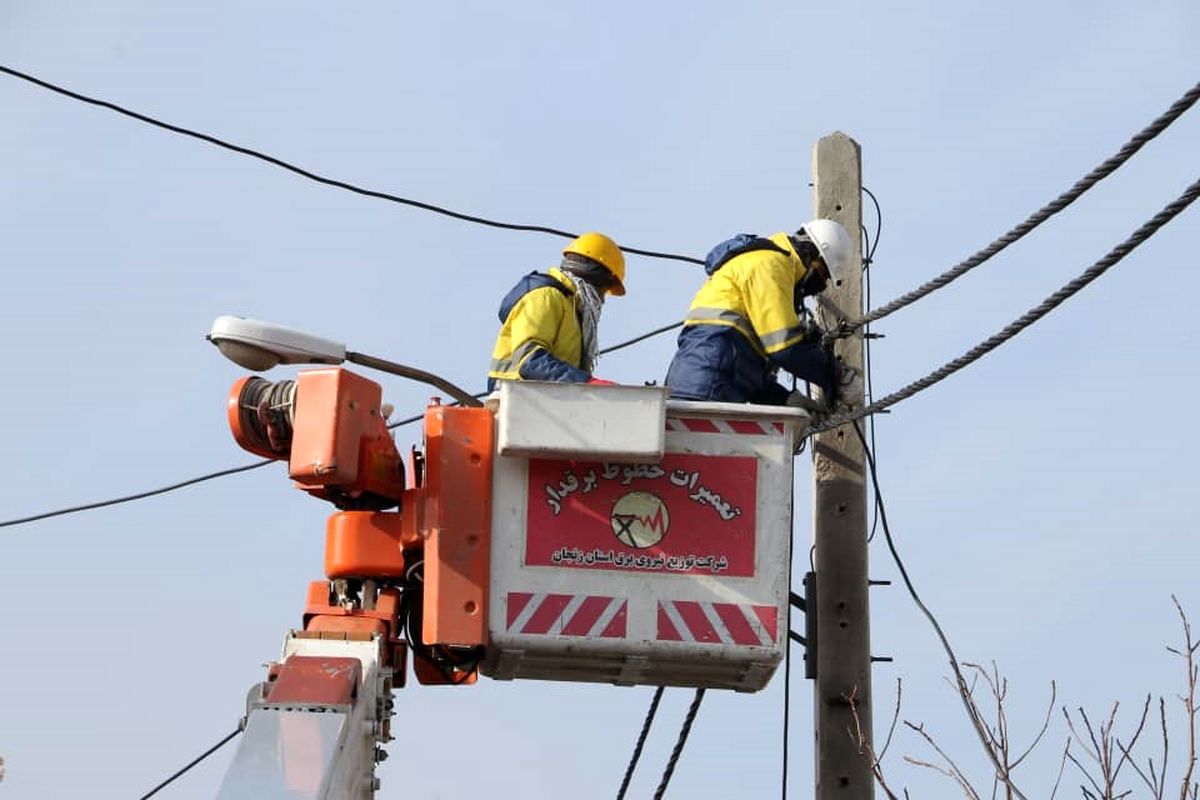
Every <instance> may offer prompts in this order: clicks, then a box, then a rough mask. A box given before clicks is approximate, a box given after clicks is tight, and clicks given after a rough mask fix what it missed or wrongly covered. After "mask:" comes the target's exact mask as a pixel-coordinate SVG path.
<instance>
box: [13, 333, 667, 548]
mask: <svg viewBox="0 0 1200 800" xmlns="http://www.w3.org/2000/svg"><path fill="white" fill-rule="evenodd" d="M682 324H683V323H682V322H680V323H676V324H674V325H667V326H664V327H662V328H656V329H655V330H653V331H650V332H649V333H645V334H642V335H641V336H636V337H634V338H632V339H628V340H626V341H624V342H620V343H618V344H615V345H612V346H610V347H606V348H604V349H602V350H600V351H599V352H600V353H601V354H604V353H612V352H616V351H617V350H621V349H623V348H625V347H629V346H630V345H632V344H637V343H638V342H640V341H642V340H644V339H646V338H648V337H650V336H655V335H657V334H660V333H663V332H665V331H668V330H671V329H672V328H677V327H679V326H680V325H682ZM389 363H390V362H389ZM423 374H425V375H432V373H423ZM432 377H435V378H436V377H437V376H432ZM439 380H442V379H440V378H439ZM485 395H487V392H479V393H477V394H475V395H473V397H474V398H475V399H479V398H481V397H484V396H485ZM424 418H425V415H424V414H423V413H422V414H415V415H413V416H411V417H405V418H404V419H401V420H398V421H397V422H392V423H389V424H388V428H392V429H395V428H400V427H403V426H404V425H410V424H412V423H414V422H418V421H420V420H422V419H424ZM273 463H275V460H274V459H265V460H263V461H255V462H254V463H252V464H243V465H242V466H240V467H231V468H229V469H223V470H220V471H218V472H210V473H208V474H207V475H201V476H199V477H197V478H189V479H188V480H185V481H180V482H179V483H172V484H170V485H169V486H163V487H160V488H158V489H150V490H149V491H145V492H138V493H137V494H130V495H125V496H124V497H115V498H113V499H111V500H101V501H99V502H96V503H86V504H84V505H78V506H71V507H69V508H60V509H58V510H56V511H46V512H44V513H41V514H32V515H30V516H28V517H18V518H17V519H10V520H3V521H0V528H7V527H10V526H13V525H23V524H25V523H28V522H37V521H38V520H43V519H49V518H51V517H60V516H63V515H64V514H74V513H76V512H79V511H91V510H92V509H97V508H105V507H107V506H115V505H119V504H121V503H129V502H132V501H134V500H141V499H143V498H146V497H154V496H155V495H159V494H166V493H167V492H173V491H175V490H176V489H183V488H186V487H188V486H193V485H195V484H197V483H203V482H205V481H211V480H214V479H216V478H223V477H225V476H226V475H235V474H237V473H239V472H248V471H250V470H252V469H258V468H259V467H265V466H266V465H267V464H273Z"/></svg>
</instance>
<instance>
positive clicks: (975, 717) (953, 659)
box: [853, 420, 1025, 800]
mask: <svg viewBox="0 0 1200 800" xmlns="http://www.w3.org/2000/svg"><path fill="white" fill-rule="evenodd" d="M853 425H854V432H855V433H856V434H857V435H858V440H859V442H860V443H861V444H862V447H863V453H864V454H865V455H866V457H867V466H868V467H869V468H870V471H871V485H872V487H873V488H874V491H875V500H876V506H877V508H878V509H879V518H880V520H881V521H882V525H883V536H884V539H885V540H886V541H887V546H888V552H890V553H891V555H892V561H894V562H895V564H896V569H898V570H899V571H900V577H901V578H902V579H903V580H904V586H905V588H906V589H908V594H909V596H910V597H912V599H913V602H914V603H915V604H916V606H917V608H918V609H920V611H921V613H922V614H923V615H924V616H925V619H927V620H928V621H929V624H930V625H931V626H932V627H933V631H934V633H935V634H937V637H938V641H940V642H941V645H942V649H943V650H944V651H945V653H946V657H947V658H948V659H949V660H950V668H951V669H952V670H953V672H954V675H955V678H956V679H957V681H958V684H957V686H956V687H955V688H956V689H958V693H959V698H960V699H961V700H962V702H963V705H964V706H965V707H966V710H967V715H968V716H969V717H970V718H971V722H972V727H973V728H974V729H975V732H976V734H977V735H978V736H979V738H980V741H981V742H982V744H983V749H984V750H986V751H987V754H988V757H989V758H990V760H991V762H992V766H993V767H995V769H996V777H997V780H998V781H999V782H1003V783H1004V784H1005V785H1006V786H1007V787H1008V788H1010V789H1011V790H1012V791H1013V794H1015V795H1016V797H1017V798H1019V800H1025V795H1023V794H1021V792H1020V791H1019V790H1018V789H1017V787H1015V786H1013V785H1012V782H1011V780H1010V778H1009V774H1008V769H1007V768H1006V767H1005V766H1004V765H1003V764H1001V762H1000V760H999V759H998V758H997V757H996V751H995V750H994V749H993V748H992V747H991V746H990V745H989V744H988V742H987V741H986V740H984V733H983V731H985V730H986V729H987V727H986V724H985V723H984V722H983V720H982V719H980V718H979V711H978V709H977V708H975V706H974V705H973V704H972V703H971V702H969V700H968V697H967V694H966V693H965V692H966V691H967V689H968V684H967V680H966V678H965V677H964V676H963V673H962V669H961V667H960V666H959V661H958V656H956V655H955V654H954V648H953V647H951V646H950V639H949V638H948V637H947V636H946V632H945V631H944V630H942V626H941V623H939V622H938V620H937V617H935V616H934V614H933V612H932V611H930V610H929V607H928V606H927V605H925V602H924V601H923V600H921V596H920V595H919V594H917V588H916V587H915V586H914V585H913V582H912V578H911V577H909V574H908V569H907V568H905V566H904V561H903V559H901V558H900V552H899V551H898V550H897V549H896V541H895V540H894V539H893V538H892V530H891V527H890V526H889V525H888V521H887V510H886V509H885V508H884V505H883V496H882V492H880V490H879V475H878V473H877V472H876V470H875V456H874V455H873V454H872V452H871V448H870V447H868V446H867V439H866V437H865V436H863V432H862V428H861V427H860V426H859V424H858V420H854V421H853Z"/></svg>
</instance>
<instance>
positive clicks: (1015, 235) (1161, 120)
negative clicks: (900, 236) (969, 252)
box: [842, 83, 1200, 334]
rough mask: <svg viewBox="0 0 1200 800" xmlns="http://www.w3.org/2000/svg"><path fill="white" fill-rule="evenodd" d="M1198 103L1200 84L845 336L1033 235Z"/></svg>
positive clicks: (845, 327)
mask: <svg viewBox="0 0 1200 800" xmlns="http://www.w3.org/2000/svg"><path fill="white" fill-rule="evenodd" d="M1198 99H1200V83H1197V84H1196V85H1195V86H1193V87H1192V88H1191V89H1189V90H1188V91H1187V92H1186V93H1184V95H1183V96H1182V97H1180V98H1179V99H1178V100H1176V101H1175V102H1174V103H1173V104H1172V105H1171V107H1170V108H1169V109H1167V110H1166V111H1165V112H1164V113H1163V114H1162V115H1161V116H1160V117H1158V119H1156V120H1154V121H1153V122H1152V123H1150V124H1149V125H1147V126H1146V127H1145V128H1144V129H1142V130H1141V131H1140V132H1139V133H1138V134H1137V135H1136V136H1134V137H1133V138H1132V139H1130V140H1129V141H1128V142H1126V143H1125V145H1124V146H1123V147H1122V148H1121V149H1120V150H1118V151H1117V152H1116V153H1115V154H1113V155H1112V156H1111V157H1109V158H1108V159H1107V160H1105V161H1104V162H1103V163H1101V164H1100V165H1099V166H1097V167H1096V168H1095V169H1093V170H1092V171H1091V172H1089V173H1088V174H1087V175H1085V176H1083V177H1082V178H1080V179H1079V180H1078V181H1076V182H1075V185H1074V186H1072V187H1071V188H1070V189H1068V190H1067V191H1066V192H1063V193H1062V194H1060V195H1059V196H1058V197H1056V198H1055V199H1054V200H1053V201H1051V202H1050V203H1047V204H1046V205H1045V206H1042V208H1040V209H1038V210H1037V211H1035V212H1034V213H1033V214H1031V215H1030V216H1029V217H1028V218H1027V219H1026V220H1025V221H1024V222H1022V223H1021V224H1019V225H1017V226H1016V227H1015V228H1013V229H1012V230H1010V231H1009V232H1008V233H1006V234H1004V235H1003V236H1001V237H1000V238H999V239H997V240H995V241H994V242H992V243H991V244H989V245H988V246H987V247H985V248H983V249H982V250H980V251H979V252H977V253H976V254H975V255H973V256H971V257H970V258H968V259H967V260H966V261H963V262H961V263H959V264H957V265H956V266H954V267H952V268H950V269H949V270H947V271H946V272H944V273H942V274H941V275H939V276H938V277H936V278H934V279H933V280H930V281H928V282H926V283H924V284H922V285H921V286H918V287H917V288H916V289H913V290H912V291H911V292H909V293H907V294H904V295H901V296H900V297H897V298H896V299H895V300H892V301H891V302H890V303H887V304H885V305H882V306H880V307H879V308H877V309H875V310H874V311H872V312H871V313H869V314H867V315H866V316H865V317H863V318H862V319H858V320H855V321H853V322H847V323H844V324H843V325H842V332H843V334H849V333H850V332H853V331H855V330H858V329H859V328H861V327H863V326H864V325H866V324H868V323H870V322H874V321H875V320H878V319H882V318H883V317H886V316H887V315H888V314H891V313H892V312H893V311H898V310H899V309H901V308H904V307H905V306H907V305H910V304H912V303H915V302H916V301H917V300H920V299H921V298H922V297H925V296H926V295H928V294H930V293H932V292H934V291H936V290H938V289H941V288H942V287H943V286H946V285H947V284H949V283H950V282H952V281H954V280H956V279H957V278H959V277H961V276H962V275H965V274H966V273H968V272H970V271H971V270H972V269H974V268H975V267H977V266H979V265H980V264H982V263H983V262H985V261H987V260H988V259H989V258H991V257H992V256H994V255H996V254H997V253H999V252H1000V251H1001V250H1003V249H1004V248H1006V247H1008V246H1009V245H1010V244H1012V243H1013V242H1015V241H1017V240H1018V239H1020V238H1021V237H1022V236H1024V235H1025V234H1027V233H1029V232H1030V231H1032V230H1033V229H1034V228H1036V227H1037V226H1038V225H1041V224H1042V223H1043V222H1045V221H1046V220H1048V219H1049V218H1050V217H1052V216H1054V215H1055V214H1057V213H1058V212H1059V211H1062V210H1063V209H1064V208H1066V207H1067V206H1069V205H1070V204H1071V203H1073V202H1075V201H1076V200H1077V199H1078V198H1079V196H1080V195H1082V194H1083V193H1084V192H1086V191H1087V190H1088V189H1090V188H1092V187H1093V186H1095V185H1096V184H1097V183H1099V182H1100V181H1101V180H1103V179H1104V178H1107V177H1108V176H1109V175H1111V174H1112V173H1113V172H1114V171H1115V170H1116V169H1117V167H1119V166H1121V165H1122V164H1124V163H1125V162H1126V161H1128V160H1129V159H1130V158H1131V157H1132V156H1133V155H1134V153H1136V152H1137V151H1138V150H1141V149H1142V146H1143V145H1145V144H1146V143H1147V142H1149V141H1150V140H1151V139H1153V138H1154V137H1156V136H1158V134H1160V133H1162V132H1163V131H1164V130H1166V129H1167V127H1168V126H1170V125H1171V123H1172V122H1174V121H1175V120H1176V119H1178V118H1179V117H1180V116H1181V115H1182V114H1183V112H1185V111H1187V110H1188V109H1189V108H1191V107H1192V106H1193V105H1194V104H1195V103H1196V101H1197V100H1198Z"/></svg>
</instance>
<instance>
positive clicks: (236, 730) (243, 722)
mask: <svg viewBox="0 0 1200 800" xmlns="http://www.w3.org/2000/svg"><path fill="white" fill-rule="evenodd" d="M245 728H246V720H245V719H242V720H241V721H239V722H238V726H237V727H236V728H234V729H233V731H232V732H231V733H229V735H227V736H226V737H225V738H224V739H222V740H221V741H219V742H217V743H216V744H214V745H213V746H212V747H210V748H208V749H207V750H205V751H204V752H203V753H201V754H200V755H198V756H197V757H196V758H194V759H192V761H191V762H190V763H189V764H188V765H187V766H185V767H184V768H183V769H181V770H179V771H178V772H176V773H175V774H174V775H172V776H171V777H169V778H167V779H166V780H165V781H163V782H162V783H160V784H159V785H158V786H155V787H154V788H153V789H151V790H150V791H148V792H146V793H145V794H144V795H142V796H141V798H140V800H146V798H148V797H153V796H154V795H156V794H158V792H159V790H160V789H162V788H163V787H165V786H166V785H167V784H169V783H170V782H171V781H173V780H175V779H176V778H178V777H179V776H180V775H182V774H183V773H185V772H187V771H188V770H189V769H191V768H192V767H194V766H196V765H197V764H199V763H200V762H201V761H203V760H204V759H206V758H208V757H209V756H211V755H212V754H213V753H215V752H217V751H218V750H220V749H221V748H222V747H224V746H225V744H226V743H227V742H229V741H230V740H231V739H233V737H235V736H237V735H238V734H239V733H241V732H242V731H243V730H245Z"/></svg>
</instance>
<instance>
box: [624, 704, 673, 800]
mask: <svg viewBox="0 0 1200 800" xmlns="http://www.w3.org/2000/svg"><path fill="white" fill-rule="evenodd" d="M662 696H663V687H661V686H659V687H658V688H657V689H655V690H654V698H653V699H652V700H651V701H650V708H649V710H648V711H646V719H645V720H644V721H643V722H642V732H641V733H639V734H638V738H637V744H635V745H634V746H633V755H632V756H630V758H629V766H628V767H626V768H625V777H624V779H622V780H621V788H620V789H619V790H618V791H617V800H625V792H627V791H629V782H630V781H631V780H633V771H634V770H635V769H637V764H638V761H639V760H640V759H641V757H642V748H643V747H645V745H646V737H647V736H648V735H649V734H650V726H651V725H652V724H654V715H655V714H657V713H658V703H659V701H660V700H662Z"/></svg>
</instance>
